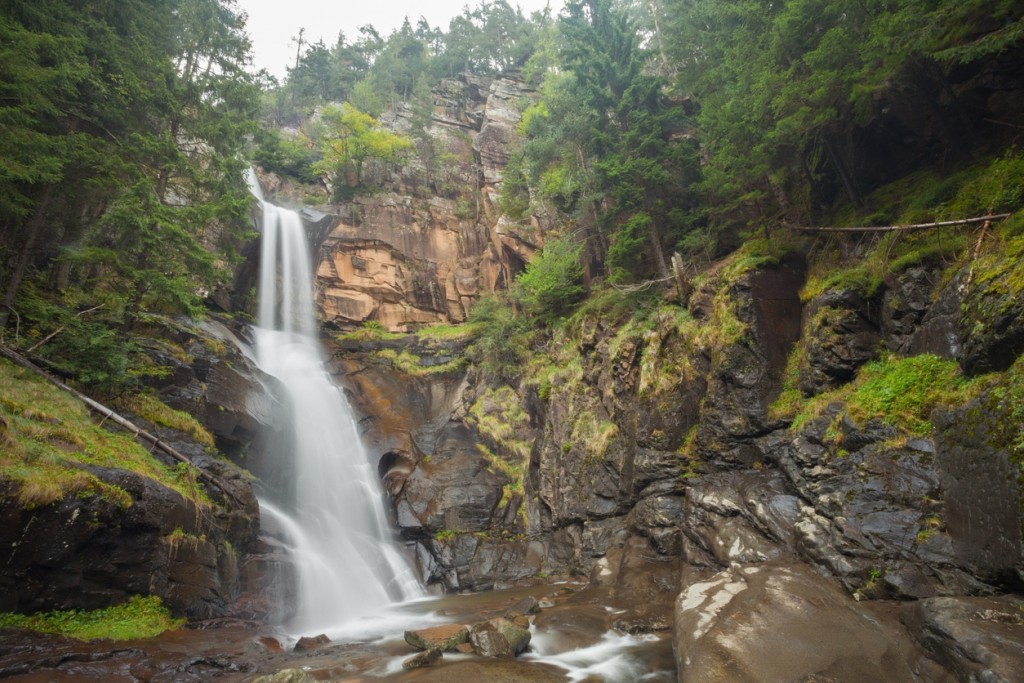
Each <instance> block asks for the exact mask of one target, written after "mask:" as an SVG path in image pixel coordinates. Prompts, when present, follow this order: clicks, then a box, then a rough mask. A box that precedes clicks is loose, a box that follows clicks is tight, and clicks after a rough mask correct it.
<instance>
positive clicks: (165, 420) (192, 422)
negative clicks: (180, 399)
mask: <svg viewBox="0 0 1024 683" xmlns="http://www.w3.org/2000/svg"><path fill="white" fill-rule="evenodd" d="M119 405H120V406H122V407H124V408H126V409H127V410H130V411H131V412H133V413H135V414H136V415H138V416H140V417H142V418H144V419H146V420H149V421H150V422H152V423H153V424H156V425H160V426H162V427H169V428H171V429H176V430H177V431H179V432H182V433H184V434H188V435H189V436H191V437H192V438H193V439H195V440H196V441H198V442H199V443H201V444H202V445H203V446H205V447H206V448H207V449H208V450H211V451H212V450H214V449H215V448H216V444H215V443H214V440H213V434H211V433H210V432H209V431H208V430H207V429H206V428H205V427H203V425H201V424H199V420H197V419H195V418H194V417H192V416H191V415H189V414H188V413H186V412H185V411H183V410H175V409H174V408H171V407H170V406H169V405H167V404H166V403H164V402H163V401H161V400H160V399H158V398H157V397H156V396H153V395H151V394H136V395H134V396H130V397H127V398H125V399H122V400H121V401H120V402H119Z"/></svg>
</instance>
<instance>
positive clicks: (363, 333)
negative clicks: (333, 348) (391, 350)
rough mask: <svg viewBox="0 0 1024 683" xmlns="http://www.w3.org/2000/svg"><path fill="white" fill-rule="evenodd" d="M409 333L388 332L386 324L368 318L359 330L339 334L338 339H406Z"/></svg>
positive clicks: (342, 340) (343, 340) (341, 340)
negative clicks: (385, 327)
mask: <svg viewBox="0 0 1024 683" xmlns="http://www.w3.org/2000/svg"><path fill="white" fill-rule="evenodd" d="M408 336H409V335H408V334H404V333H402V332H388V331H387V330H386V329H384V325H383V324H381V323H380V321H377V320H367V321H365V322H364V323H363V326H362V327H360V328H359V329H358V330H353V331H351V332H346V333H344V334H339V335H338V336H337V337H336V339H337V340H338V341H339V342H346V341H394V340H396V339H405V338H406V337H408Z"/></svg>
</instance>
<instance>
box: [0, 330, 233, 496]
mask: <svg viewBox="0 0 1024 683" xmlns="http://www.w3.org/2000/svg"><path fill="white" fill-rule="evenodd" d="M0 355H2V356H5V357H7V358H8V359H9V360H10V361H11V362H13V363H15V364H16V365H19V366H21V367H23V368H25V369H26V370H28V371H30V372H33V373H35V374H36V375H39V376H40V377H42V378H43V379H45V380H46V381H47V382H49V383H50V384H53V385H54V386H56V387H58V388H59V389H62V390H63V391H66V392H67V393H69V394H71V395H72V396H74V397H75V398H77V399H78V400H79V401H81V402H82V403H84V404H85V405H86V406H88V407H89V409H90V410H92V411H93V412H96V413H98V414H100V415H102V416H103V418H104V419H105V420H108V419H109V420H112V421H114V422H115V423H117V424H118V425H119V426H121V427H123V428H124V429H127V430H128V431H129V432H130V433H131V434H132V436H134V437H136V438H138V439H142V440H143V441H147V442H149V443H151V444H152V445H153V447H154V448H157V449H158V450H160V451H163V452H164V453H166V454H167V455H169V456H170V457H172V458H174V459H175V460H177V461H179V462H183V463H186V464H188V465H189V466H190V467H194V468H195V469H196V471H197V472H199V476H200V477H201V478H203V479H205V480H206V481H208V482H210V483H211V484H213V485H214V486H216V487H217V488H219V489H220V490H221V491H223V492H224V495H225V496H227V497H229V498H231V499H232V500H233V501H234V502H235V503H236V504H238V505H239V507H242V508H244V507H245V502H244V501H242V500H241V499H239V498H238V496H236V495H235V494H234V493H233V492H232V491H231V489H230V488H228V487H227V485H226V484H225V483H224V482H223V481H222V480H221V479H220V478H219V477H217V476H215V475H213V474H211V473H209V472H207V471H206V470H204V469H203V468H202V467H199V466H198V465H196V464H195V463H194V462H192V461H191V460H190V459H189V458H188V456H186V455H183V454H182V453H180V452H179V451H177V450H175V449H174V448H172V447H171V446H169V445H168V444H166V443H164V442H163V441H161V440H160V439H159V438H158V437H156V436H153V435H152V434H150V433H149V432H147V431H145V430H143V429H141V428H139V427H138V426H136V425H135V423H133V422H132V421H131V420H128V419H127V418H125V417H122V416H120V415H118V414H117V413H115V412H114V411H113V410H111V409H110V408H108V407H106V406H105V405H103V404H102V403H99V402H98V401H94V400H93V399H91V398H89V397H88V396H86V395H85V394H83V393H82V392H80V391H76V390H75V389H72V388H71V387H69V386H68V385H67V384H65V383H64V382H61V381H60V380H59V379H57V378H55V377H53V376H51V375H50V374H48V373H47V372H46V371H44V370H42V369H41V368H39V367H38V366H37V365H35V364H34V363H33V362H32V361H30V360H28V359H27V358H25V357H24V356H21V355H20V354H18V353H16V352H15V351H13V350H11V349H9V348H7V347H6V346H0Z"/></svg>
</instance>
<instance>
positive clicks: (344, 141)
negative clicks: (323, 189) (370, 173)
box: [312, 102, 412, 191]
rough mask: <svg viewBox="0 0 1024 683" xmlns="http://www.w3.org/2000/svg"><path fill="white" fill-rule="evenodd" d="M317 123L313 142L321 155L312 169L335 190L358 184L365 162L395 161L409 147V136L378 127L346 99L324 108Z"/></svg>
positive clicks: (371, 118)
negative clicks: (329, 181) (337, 104)
mask: <svg viewBox="0 0 1024 683" xmlns="http://www.w3.org/2000/svg"><path fill="white" fill-rule="evenodd" d="M320 126H321V127H320V129H319V130H318V132H317V135H316V142H317V147H318V148H319V150H320V153H321V155H322V156H323V158H322V159H321V160H320V161H317V162H315V163H314V164H313V166H312V168H313V170H314V171H315V172H317V173H322V174H324V175H326V176H328V177H329V178H330V180H331V184H332V185H333V186H334V187H335V190H336V191H337V190H338V189H339V188H343V187H354V186H359V185H362V184H363V182H364V177H363V175H364V174H363V168H364V165H365V164H366V163H367V162H368V161H371V160H374V161H378V162H383V163H384V164H393V163H397V162H398V161H399V160H400V159H401V158H402V156H403V155H404V154H405V153H406V152H408V151H409V150H411V149H412V142H411V141H410V140H409V139H407V138H405V137H403V136H401V135H397V134H396V133H392V132H391V131H389V130H387V129H385V128H382V127H381V126H380V125H379V124H378V123H377V121H376V120H375V119H374V118H373V117H372V116H370V115H369V114H365V113H363V112H361V111H359V110H358V109H356V108H355V107H354V106H352V105H351V104H349V103H348V102H345V103H344V104H342V105H341V107H335V106H333V105H328V106H326V107H324V109H323V111H322V112H321V113H320Z"/></svg>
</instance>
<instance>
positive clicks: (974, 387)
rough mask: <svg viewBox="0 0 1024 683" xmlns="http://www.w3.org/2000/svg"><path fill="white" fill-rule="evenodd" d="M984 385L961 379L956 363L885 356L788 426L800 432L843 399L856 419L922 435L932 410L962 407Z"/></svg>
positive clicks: (924, 357)
mask: <svg viewBox="0 0 1024 683" xmlns="http://www.w3.org/2000/svg"><path fill="white" fill-rule="evenodd" d="M983 385H984V382H983V381H980V380H973V381H972V380H967V379H966V378H964V377H963V376H962V375H961V374H960V370H959V366H958V365H957V364H956V362H955V361H949V360H943V359H941V358H939V357H938V356H933V355H930V354H922V355H919V356H911V357H909V358H886V359H883V360H879V361H873V362H871V363H868V364H867V365H865V366H864V367H863V368H861V370H860V372H859V373H858V375H857V378H856V379H855V380H854V381H853V382H851V383H850V384H847V385H845V386H843V387H840V388H838V389H836V390H834V391H831V392H827V393H825V394H821V395H819V396H816V397H815V398H814V399H813V400H811V401H809V402H808V403H807V404H806V405H805V407H804V409H803V410H802V411H801V412H800V413H799V414H798V415H797V416H796V418H795V419H794V421H793V426H794V428H799V427H800V425H802V424H803V423H804V422H806V421H807V420H808V419H809V418H810V417H813V416H814V415H816V414H818V413H819V412H820V411H821V410H823V409H824V407H825V406H827V405H828V404H829V403H832V402H835V401H842V402H844V403H845V406H846V411H847V412H848V413H849V415H850V416H851V417H852V418H854V419H855V420H859V421H865V420H870V419H873V418H879V419H881V420H883V421H884V422H886V423H887V424H891V425H893V426H895V427H898V428H900V429H902V430H904V431H905V432H907V433H909V434H918V435H923V436H927V435H928V434H930V433H931V431H932V426H931V421H930V417H931V413H932V411H933V410H934V409H935V408H937V407H940V406H945V407H949V406H954V405H959V404H963V403H966V402H967V401H968V400H969V399H971V398H973V397H974V396H976V395H977V394H978V393H979V392H980V390H981V389H982V388H983Z"/></svg>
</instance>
